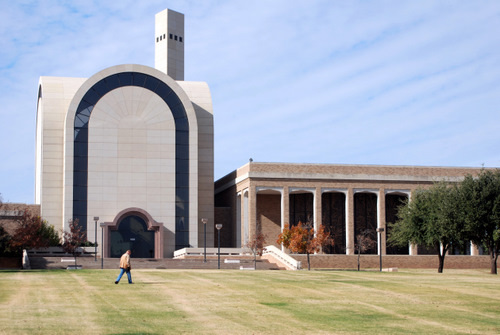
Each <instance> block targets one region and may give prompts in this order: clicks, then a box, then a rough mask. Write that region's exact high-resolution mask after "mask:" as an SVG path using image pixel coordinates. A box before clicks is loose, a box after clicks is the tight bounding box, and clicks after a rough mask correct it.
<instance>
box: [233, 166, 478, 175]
mask: <svg viewBox="0 0 500 335" xmlns="http://www.w3.org/2000/svg"><path fill="white" fill-rule="evenodd" d="M245 168H248V169H249V171H250V172H277V173H280V174H282V175H284V176H285V175H286V174H287V173H311V174H314V173H318V174H357V175H386V176H391V175H400V176H420V177H424V176H433V177H463V176H464V175H466V174H473V175H475V174H477V173H478V172H479V171H480V168H465V167H428V166H390V165H336V164H294V163H256V162H253V163H251V164H248V165H245ZM241 171H245V172H246V169H245V170H243V169H241ZM237 172H238V175H240V169H238V171H237Z"/></svg>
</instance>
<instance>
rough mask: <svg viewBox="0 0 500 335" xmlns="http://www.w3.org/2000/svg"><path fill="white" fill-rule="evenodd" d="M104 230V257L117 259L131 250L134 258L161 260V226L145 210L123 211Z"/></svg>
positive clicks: (130, 209) (105, 225)
mask: <svg viewBox="0 0 500 335" xmlns="http://www.w3.org/2000/svg"><path fill="white" fill-rule="evenodd" d="M104 228H105V229H104V239H105V241H106V242H107V243H105V244H104V247H105V252H104V257H111V258H118V257H120V256H121V255H122V254H123V253H124V252H125V251H127V250H131V251H132V255H133V257H135V258H163V224H162V223H160V222H156V221H155V220H153V218H152V217H151V215H149V213H147V212H146V211H145V210H143V209H140V208H128V209H125V210H123V211H121V212H120V213H119V214H118V215H117V216H116V217H115V219H114V220H113V222H105V223H104Z"/></svg>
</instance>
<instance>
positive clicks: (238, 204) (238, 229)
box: [236, 192, 243, 248]
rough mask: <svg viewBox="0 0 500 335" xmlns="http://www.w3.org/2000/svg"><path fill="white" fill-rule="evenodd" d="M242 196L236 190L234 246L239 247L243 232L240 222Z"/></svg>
mask: <svg viewBox="0 0 500 335" xmlns="http://www.w3.org/2000/svg"><path fill="white" fill-rule="evenodd" d="M242 205H243V197H242V196H241V192H238V193H237V195H236V248H241V241H242V240H243V234H242V229H241V222H242V218H241V217H242V211H241V208H242V207H243V206H242Z"/></svg>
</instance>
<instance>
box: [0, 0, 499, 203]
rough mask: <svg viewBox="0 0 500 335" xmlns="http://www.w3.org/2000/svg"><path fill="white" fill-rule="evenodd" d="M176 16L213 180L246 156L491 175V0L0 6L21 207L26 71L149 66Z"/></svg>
mask: <svg viewBox="0 0 500 335" xmlns="http://www.w3.org/2000/svg"><path fill="white" fill-rule="evenodd" d="M165 8H171V9H174V10H176V11H179V12H182V13H184V14H185V32H186V33H185V48H186V49H185V57H186V62H185V71H186V72H185V79H186V80H189V81H205V82H207V83H208V84H209V86H210V89H211V93H212V99H213V104H214V113H215V177H216V178H220V177H222V176H223V175H225V174H227V173H229V172H231V171H232V170H234V169H236V168H238V167H240V166H242V165H243V164H245V163H247V162H248V159H249V158H250V157H252V158H253V159H254V161H257V162H294V163H332V164H382V165H429V166H472V167H480V166H481V165H483V164H484V166H487V167H500V150H499V144H500V1H496V0H493V1H455V0H454V1H401V0H397V1H340V0H339V1H335V0H326V1H317V0H308V1H291V0H283V1H278V0H276V1H274V0H269V1H263V0H262V1H248V0H245V1H239V0H238V1H220V0H211V1H166V0H162V1H155V0H151V1H136V0H132V1H127V0H120V1H87V0H80V1H51V0H46V1H22V0H21V1H9V0H0V33H1V35H0V36H2V38H1V39H0V50H1V52H0V78H1V79H2V80H0V102H1V104H0V155H1V157H2V159H1V163H0V193H1V195H2V198H3V201H10V202H26V203H33V201H34V174H35V171H34V161H35V122H36V103H37V102H36V97H37V86H38V79H39V77H40V76H62V77H90V76H92V75H93V74H94V73H96V72H98V71H100V70H102V69H104V68H106V67H109V66H113V65H117V64H124V63H137V64H144V65H148V66H154V15H155V13H157V12H159V11H161V10H163V9H165Z"/></svg>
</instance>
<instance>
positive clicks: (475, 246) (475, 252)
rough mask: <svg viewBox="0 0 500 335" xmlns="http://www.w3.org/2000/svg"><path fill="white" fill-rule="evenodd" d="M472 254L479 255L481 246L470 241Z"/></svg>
mask: <svg viewBox="0 0 500 335" xmlns="http://www.w3.org/2000/svg"><path fill="white" fill-rule="evenodd" d="M470 255H471V256H479V248H478V247H477V245H475V244H474V243H472V242H471V243H470Z"/></svg>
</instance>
